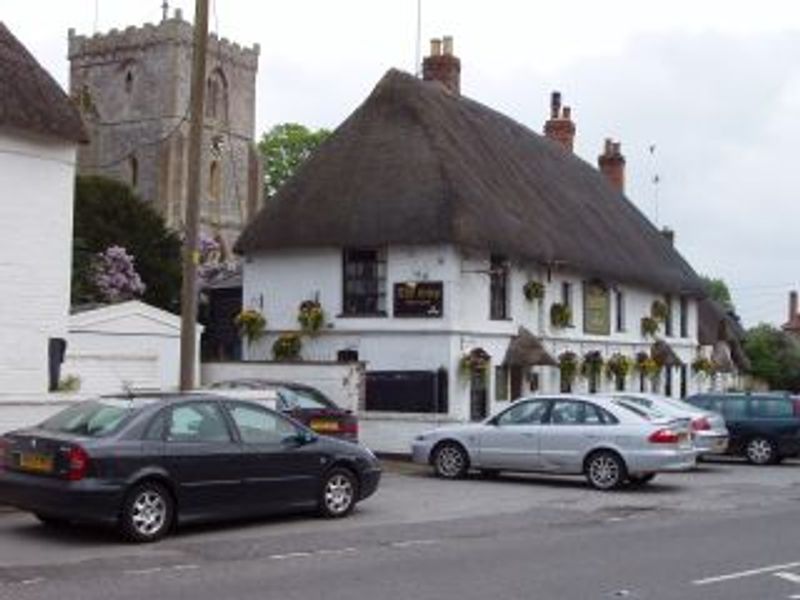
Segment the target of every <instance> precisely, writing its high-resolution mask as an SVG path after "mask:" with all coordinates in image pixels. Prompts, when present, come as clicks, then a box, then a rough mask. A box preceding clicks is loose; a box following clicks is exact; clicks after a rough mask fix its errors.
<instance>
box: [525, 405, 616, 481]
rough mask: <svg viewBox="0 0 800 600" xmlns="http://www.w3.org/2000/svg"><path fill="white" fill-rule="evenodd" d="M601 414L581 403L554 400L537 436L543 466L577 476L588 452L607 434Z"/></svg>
mask: <svg viewBox="0 0 800 600" xmlns="http://www.w3.org/2000/svg"><path fill="white" fill-rule="evenodd" d="M603 413H604V411H602V410H600V409H598V407H596V406H595V405H594V404H590V403H588V402H584V401H581V400H570V399H558V400H554V401H553V406H552V407H551V408H550V412H549V413H548V417H547V420H546V422H545V424H543V425H542V431H541V434H540V437H539V440H540V441H539V454H540V456H541V460H542V464H543V466H544V467H545V468H546V469H548V470H552V471H560V472H565V473H580V472H581V471H582V470H583V459H584V457H585V456H586V454H587V452H588V451H589V450H590V449H591V448H592V447H594V446H595V445H596V444H597V441H598V440H600V439H602V438H603V436H604V435H605V434H606V429H605V428H606V427H607V425H606V423H605V420H604V418H603Z"/></svg>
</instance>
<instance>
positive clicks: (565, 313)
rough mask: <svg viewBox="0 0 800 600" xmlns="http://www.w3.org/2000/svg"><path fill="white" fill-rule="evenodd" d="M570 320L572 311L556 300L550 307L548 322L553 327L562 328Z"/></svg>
mask: <svg viewBox="0 0 800 600" xmlns="http://www.w3.org/2000/svg"><path fill="white" fill-rule="evenodd" d="M571 322H572V311H571V310H570V308H569V306H567V305H566V304H561V303H560V302H556V303H555V304H553V305H552V306H551V307H550V323H552V325H553V327H558V328H559V329H563V328H564V327H568V326H569V324H570V323H571Z"/></svg>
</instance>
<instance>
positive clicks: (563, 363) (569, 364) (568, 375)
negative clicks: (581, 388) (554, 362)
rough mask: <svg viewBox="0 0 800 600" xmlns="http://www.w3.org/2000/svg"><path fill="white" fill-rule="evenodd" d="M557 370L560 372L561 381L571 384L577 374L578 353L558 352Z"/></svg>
mask: <svg viewBox="0 0 800 600" xmlns="http://www.w3.org/2000/svg"><path fill="white" fill-rule="evenodd" d="M558 370H559V372H560V373H561V381H563V382H566V383H569V384H570V385H572V383H574V382H575V377H577V375H578V355H577V354H575V353H574V352H569V351H567V352H562V353H561V354H559V355H558Z"/></svg>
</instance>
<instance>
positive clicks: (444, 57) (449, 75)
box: [422, 36, 461, 96]
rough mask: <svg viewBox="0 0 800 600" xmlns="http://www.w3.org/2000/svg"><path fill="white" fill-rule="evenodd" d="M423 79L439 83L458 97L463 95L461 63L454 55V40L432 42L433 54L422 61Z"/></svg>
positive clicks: (447, 37) (444, 38) (445, 38)
mask: <svg viewBox="0 0 800 600" xmlns="http://www.w3.org/2000/svg"><path fill="white" fill-rule="evenodd" d="M422 79H424V80H425V81H438V82H440V83H442V84H444V86H445V87H446V88H447V89H448V90H450V92H451V93H453V94H455V95H456V96H458V95H460V94H461V61H460V60H459V59H458V57H457V56H455V55H453V38H452V37H450V36H444V37H443V38H442V39H436V38H434V39H432V40H431V53H430V56H426V57H425V58H424V60H423V61H422Z"/></svg>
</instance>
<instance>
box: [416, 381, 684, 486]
mask: <svg viewBox="0 0 800 600" xmlns="http://www.w3.org/2000/svg"><path fill="white" fill-rule="evenodd" d="M412 455H413V459H414V461H415V462H418V463H424V464H431V465H433V468H434V471H435V472H436V474H437V475H438V476H439V477H443V478H446V479H454V478H458V477H462V476H464V475H465V474H466V473H467V472H468V471H469V470H470V469H477V470H479V471H482V472H484V473H486V474H496V473H498V472H500V471H541V472H550V473H564V474H575V475H579V474H584V475H585V476H586V479H587V480H588V482H589V484H591V485H592V486H593V487H595V488H597V489H600V490H609V489H613V488H617V487H620V486H621V485H622V484H624V483H625V482H629V483H631V484H636V485H639V484H645V483H648V482H650V481H651V480H652V479H653V478H654V477H655V475H656V473H658V472H661V471H681V470H686V469H690V468H692V467H693V466H694V465H695V456H696V452H695V450H694V448H693V447H692V441H691V436H690V431H689V428H688V424H687V423H685V422H684V423H681V422H679V421H676V420H674V419H672V418H669V417H656V416H654V415H653V414H651V413H650V412H649V411H646V410H643V409H640V408H637V407H635V406H630V405H628V403H626V402H625V401H622V400H619V399H616V398H603V397H599V396H594V395H593V396H577V395H552V396H532V397H528V398H524V399H521V400H518V401H516V402H514V403H513V404H512V405H511V406H510V407H508V408H506V409H505V410H503V411H501V412H500V413H498V414H496V415H494V416H492V417H490V418H488V419H486V420H485V421H483V422H481V423H476V424H472V425H460V426H450V427H442V428H439V429H436V430H433V431H431V432H428V433H424V434H422V435H419V436H417V437H416V438H415V440H414V442H413V444H412Z"/></svg>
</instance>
